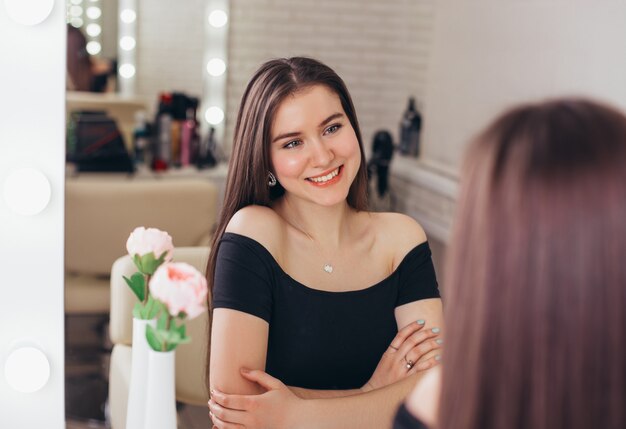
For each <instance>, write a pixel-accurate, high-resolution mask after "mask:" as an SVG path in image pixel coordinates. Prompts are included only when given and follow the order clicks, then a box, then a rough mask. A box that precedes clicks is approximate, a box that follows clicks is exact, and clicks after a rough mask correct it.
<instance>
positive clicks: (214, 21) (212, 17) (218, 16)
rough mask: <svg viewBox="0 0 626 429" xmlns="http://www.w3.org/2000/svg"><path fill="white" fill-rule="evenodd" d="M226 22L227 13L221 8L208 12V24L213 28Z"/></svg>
mask: <svg viewBox="0 0 626 429" xmlns="http://www.w3.org/2000/svg"><path fill="white" fill-rule="evenodd" d="M227 22H228V15H226V12H224V11H223V10H221V9H216V10H214V11H213V12H211V13H210V14H209V24H211V25H212V26H213V27H215V28H220V27H223V26H225V25H226V23H227Z"/></svg>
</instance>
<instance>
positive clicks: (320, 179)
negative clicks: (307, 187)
mask: <svg viewBox="0 0 626 429" xmlns="http://www.w3.org/2000/svg"><path fill="white" fill-rule="evenodd" d="M342 170H343V165H340V166H339V167H337V168H335V169H334V170H331V171H330V172H328V173H326V174H323V175H320V176H315V177H307V178H306V180H308V181H309V182H313V183H315V184H318V185H323V184H326V183H329V182H331V181H333V179H335V178H337V177H338V176H339V175H340V174H341V172H342Z"/></svg>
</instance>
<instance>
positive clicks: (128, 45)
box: [120, 36, 137, 51]
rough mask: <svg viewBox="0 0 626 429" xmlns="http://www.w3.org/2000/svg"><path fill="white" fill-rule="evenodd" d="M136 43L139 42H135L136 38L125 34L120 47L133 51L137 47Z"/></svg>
mask: <svg viewBox="0 0 626 429" xmlns="http://www.w3.org/2000/svg"><path fill="white" fill-rule="evenodd" d="M136 44H137V42H135V39H134V38H133V37H130V36H124V37H122V38H121V39H120V48H122V49H123V50H125V51H132V50H133V49H135V45H136Z"/></svg>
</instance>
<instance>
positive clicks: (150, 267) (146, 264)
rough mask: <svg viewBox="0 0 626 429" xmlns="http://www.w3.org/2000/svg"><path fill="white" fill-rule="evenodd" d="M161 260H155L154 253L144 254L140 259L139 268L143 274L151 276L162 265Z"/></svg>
mask: <svg viewBox="0 0 626 429" xmlns="http://www.w3.org/2000/svg"><path fill="white" fill-rule="evenodd" d="M164 259H165V258H163V259H156V258H155V256H154V252H150V253H146V254H145V255H143V256H142V257H141V267H142V272H143V273H144V274H148V275H152V274H154V272H155V271H156V270H157V268H159V265H161V264H162V263H163V260H164Z"/></svg>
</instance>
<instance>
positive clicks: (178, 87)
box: [136, 0, 205, 110]
mask: <svg viewBox="0 0 626 429" xmlns="http://www.w3.org/2000/svg"><path fill="white" fill-rule="evenodd" d="M137 3H138V5H137V9H138V19H137V81H136V82H137V83H136V94H137V96H139V97H141V98H143V99H144V100H145V101H146V103H147V105H148V106H149V108H150V109H151V110H152V109H156V104H157V97H158V94H159V93H160V92H163V91H183V92H185V93H187V94H188V95H191V96H196V97H201V96H202V88H203V87H202V77H203V70H204V67H203V64H202V63H203V53H204V41H205V37H204V21H203V17H204V7H205V2H204V0H184V1H172V0H138V2H137Z"/></svg>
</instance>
